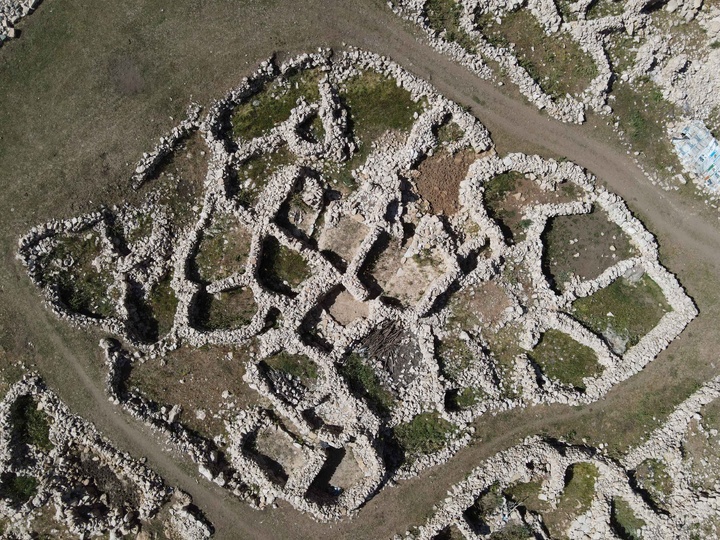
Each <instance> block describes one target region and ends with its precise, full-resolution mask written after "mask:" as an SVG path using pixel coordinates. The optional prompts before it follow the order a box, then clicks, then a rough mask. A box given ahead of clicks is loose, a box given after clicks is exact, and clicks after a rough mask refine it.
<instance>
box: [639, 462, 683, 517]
mask: <svg viewBox="0 0 720 540" xmlns="http://www.w3.org/2000/svg"><path fill="white" fill-rule="evenodd" d="M633 477H634V478H635V481H636V482H637V483H638V486H640V488H641V489H643V490H644V491H645V492H646V493H647V494H648V495H649V496H650V498H651V499H652V501H653V502H654V503H655V504H656V505H657V506H658V507H659V508H665V507H666V505H667V500H668V497H670V495H671V494H672V491H673V481H672V478H671V477H670V475H669V474H668V472H667V469H666V467H665V464H664V463H663V462H662V461H659V460H657V459H646V460H645V461H643V462H642V463H640V465H638V466H637V468H636V469H635V471H634V473H633Z"/></svg>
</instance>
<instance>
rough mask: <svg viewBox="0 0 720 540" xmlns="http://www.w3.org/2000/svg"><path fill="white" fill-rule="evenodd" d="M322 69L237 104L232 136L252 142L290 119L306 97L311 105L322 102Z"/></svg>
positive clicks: (271, 85) (278, 83) (273, 85)
mask: <svg viewBox="0 0 720 540" xmlns="http://www.w3.org/2000/svg"><path fill="white" fill-rule="evenodd" d="M320 77H321V72H320V71H319V70H303V71H299V72H296V73H292V74H290V75H289V76H287V77H285V78H283V79H281V80H279V81H274V82H272V83H268V84H267V85H266V86H265V87H264V88H263V90H262V91H260V92H259V93H257V94H255V95H254V96H252V97H250V98H248V100H247V101H246V102H245V103H242V104H241V105H238V106H237V107H236V108H235V110H234V111H233V114H232V116H231V122H232V127H233V136H234V137H236V138H243V139H252V138H255V137H259V136H260V135H263V134H264V133H265V132H267V131H269V130H270V129H272V128H273V127H274V126H276V125H277V124H278V123H280V122H282V121H284V120H287V119H288V118H289V116H290V112H291V111H292V109H293V108H295V106H296V105H297V100H298V99H300V98H304V99H305V100H306V101H307V102H308V103H312V102H314V101H317V100H318V99H320V91H319V89H318V82H319V80H320Z"/></svg>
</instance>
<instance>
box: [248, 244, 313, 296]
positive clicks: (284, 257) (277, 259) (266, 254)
mask: <svg viewBox="0 0 720 540" xmlns="http://www.w3.org/2000/svg"><path fill="white" fill-rule="evenodd" d="M258 275H259V277H260V279H261V280H262V281H263V282H264V283H265V284H266V285H267V286H268V287H269V288H270V289H272V290H274V291H276V292H280V293H284V294H288V295H290V296H292V295H294V294H295V291H294V289H295V288H296V287H297V286H298V285H300V284H301V283H302V282H303V281H305V280H306V279H307V278H308V277H310V267H309V266H308V263H307V262H306V261H305V259H304V258H303V256H302V255H300V254H299V253H298V252H297V251H294V250H292V249H290V248H288V247H285V246H284V245H282V244H281V243H280V242H279V241H278V239H277V238H275V237H274V236H268V237H267V238H266V239H265V241H264V242H263V247H262V254H261V257H260V269H259V274H258Z"/></svg>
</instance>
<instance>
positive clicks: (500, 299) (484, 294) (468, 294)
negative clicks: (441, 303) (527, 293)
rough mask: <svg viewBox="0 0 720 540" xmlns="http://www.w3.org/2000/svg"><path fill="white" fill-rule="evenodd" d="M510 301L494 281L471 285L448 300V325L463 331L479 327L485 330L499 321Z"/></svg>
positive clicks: (503, 290)
mask: <svg viewBox="0 0 720 540" xmlns="http://www.w3.org/2000/svg"><path fill="white" fill-rule="evenodd" d="M508 307H510V299H509V298H508V296H507V293H506V292H505V289H503V287H502V286H501V285H500V284H499V283H497V282H496V281H488V282H487V283H482V284H480V285H471V286H469V287H466V288H464V289H463V290H461V291H459V292H457V293H455V294H454V295H453V296H452V297H451V299H450V312H451V314H450V321H449V322H450V323H451V324H452V325H457V326H459V327H460V328H462V329H464V330H472V329H473V328H474V327H475V326H478V325H481V326H483V327H485V328H488V327H490V326H493V325H495V324H497V323H498V322H499V321H500V317H501V316H502V314H503V312H504V310H505V309H507V308H508Z"/></svg>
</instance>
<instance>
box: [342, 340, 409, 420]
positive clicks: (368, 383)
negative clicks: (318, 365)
mask: <svg viewBox="0 0 720 540" xmlns="http://www.w3.org/2000/svg"><path fill="white" fill-rule="evenodd" d="M338 371H339V372H340V374H341V375H342V376H343V377H344V378H345V380H346V381H347V382H348V385H349V386H350V389H351V390H352V391H353V392H354V393H356V394H357V395H359V396H360V397H363V398H365V400H366V401H367V403H368V405H369V406H370V408H372V409H374V410H375V411H376V412H378V413H381V414H389V413H390V411H391V410H392V408H393V406H394V404H395V403H394V399H393V396H392V394H391V393H390V391H388V390H387V389H386V388H385V387H384V386H383V385H382V383H381V382H380V379H379V378H378V376H377V374H376V373H375V370H374V369H373V368H372V367H370V366H369V365H367V364H366V363H365V362H364V361H363V359H362V358H361V357H360V356H358V355H357V354H350V355H349V356H347V357H346V358H345V360H344V361H343V363H342V364H340V365H339V366H338Z"/></svg>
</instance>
